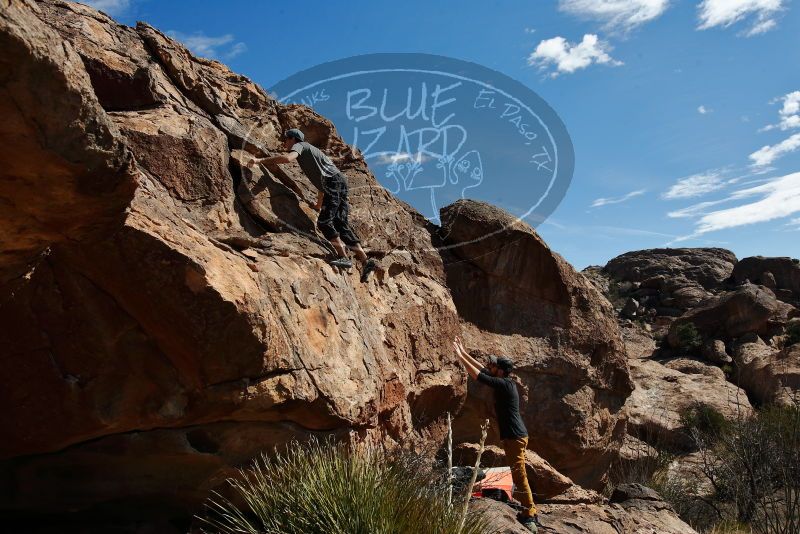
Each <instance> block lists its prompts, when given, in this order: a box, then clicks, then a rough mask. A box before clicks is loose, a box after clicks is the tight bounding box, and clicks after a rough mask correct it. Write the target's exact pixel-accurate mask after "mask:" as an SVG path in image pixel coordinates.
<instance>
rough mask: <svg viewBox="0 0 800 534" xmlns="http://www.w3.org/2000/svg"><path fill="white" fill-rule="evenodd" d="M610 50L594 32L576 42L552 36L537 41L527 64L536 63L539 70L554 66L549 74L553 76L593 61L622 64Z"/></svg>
mask: <svg viewBox="0 0 800 534" xmlns="http://www.w3.org/2000/svg"><path fill="white" fill-rule="evenodd" d="M610 51H611V47H610V46H609V45H608V43H606V42H604V41H601V40H600V39H599V38H598V37H597V35H594V34H586V35H584V36H583V40H582V41H581V42H580V43H577V44H576V43H570V42H567V40H566V39H564V38H563V37H553V38H552V39H546V40H544V41H542V42H540V43H539V45H538V46H537V47H536V50H534V51H533V52H532V53H531V55H530V56H529V57H528V64H529V65H536V66H538V67H539V69H541V70H544V69H546V68H547V67H548V66H551V65H552V66H555V68H556V71H555V72H553V73H552V74H551V76H552V77H553V78H555V77H556V76H558V75H559V74H560V73H564V72H567V73H569V72H575V71H576V70H579V69H585V68H586V67H588V66H589V65H591V64H593V63H598V64H603V65H605V64H609V65H613V66H618V65H622V62H621V61H617V60H615V59H614V58H612V57H611V56H610V55H608V53H609V52H610Z"/></svg>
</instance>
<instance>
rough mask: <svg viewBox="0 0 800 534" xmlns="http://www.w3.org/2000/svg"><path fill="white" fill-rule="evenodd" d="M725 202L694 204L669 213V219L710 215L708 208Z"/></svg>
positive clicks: (714, 201) (715, 201) (713, 201)
mask: <svg viewBox="0 0 800 534" xmlns="http://www.w3.org/2000/svg"><path fill="white" fill-rule="evenodd" d="M723 202H725V199H723V200H711V201H707V202H700V203H698V204H693V205H691V206H688V207H685V208H681V209H679V210H675V211H670V212H669V213H667V217H670V218H672V219H684V218H694V217H699V216H700V215H705V214H706V213H708V208H710V207H711V206H716V205H717V204H721V203H723Z"/></svg>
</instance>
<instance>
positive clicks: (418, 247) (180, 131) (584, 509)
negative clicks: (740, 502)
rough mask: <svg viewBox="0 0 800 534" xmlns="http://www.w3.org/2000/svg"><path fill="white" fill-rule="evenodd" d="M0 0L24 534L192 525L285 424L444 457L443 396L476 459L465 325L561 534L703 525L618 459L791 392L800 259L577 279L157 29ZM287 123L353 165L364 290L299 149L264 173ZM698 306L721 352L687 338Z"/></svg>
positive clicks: (5, 199) (477, 417)
mask: <svg viewBox="0 0 800 534" xmlns="http://www.w3.org/2000/svg"><path fill="white" fill-rule="evenodd" d="M0 7H2V9H0V51H1V52H2V53H1V54H0V63H2V65H3V83H2V85H0V110H1V111H2V113H3V117H4V119H5V120H4V121H2V123H0V162H2V169H3V171H2V172H3V177H2V180H0V205H2V206H3V209H2V210H0V325H2V328H0V347H2V351H0V402H2V405H3V407H4V410H3V411H2V414H0V425H1V426H2V428H4V429H6V431H5V433H4V436H5V439H4V440H2V442H0V495H2V499H0V513H2V514H3V515H4V516H7V517H9V518H14V520H15V521H17V520H18V521H19V522H20V523H21V524H24V525H26V527H25V528H24V529H23V531H26V532H32V531H33V530H32V528H31V527H30V524H29V519H30V518H31V517H36V518H37V527H38V528H41V529H44V530H41V531H43V532H44V531H47V528H48V527H47V526H46V525H47V524H48V521H51V522H52V523H53V524H57V525H61V527H59V528H60V529H61V531H64V530H65V529H66V527H64V525H70V524H72V523H71V522H74V523H76V524H77V525H78V526H76V529H78V531H81V532H87V531H89V530H86V529H87V528H89V527H87V526H86V525H83V524H82V523H81V521H83V519H82V518H86V517H93V518H97V517H103V518H108V519H107V520H108V521H112V522H114V524H118V523H120V522H122V523H126V521H127V522H128V523H126V524H128V525H129V528H131V529H134V530H130V531H137V532H147V531H153V532H168V531H169V529H170V528H173V527H174V528H175V529H178V530H176V531H179V527H175V525H176V524H180V520H181V518H186V517H188V516H190V515H191V514H192V513H193V512H195V511H196V510H197V508H198V506H199V504H200V503H201V502H202V500H203V499H204V498H205V497H206V496H207V495H208V492H209V490H211V489H213V488H215V487H218V486H219V485H220V484H221V483H222V481H223V480H224V479H225V477H226V476H227V475H228V474H229V473H231V470H232V469H233V468H235V467H237V466H240V465H242V464H245V463H247V461H248V460H249V459H251V458H252V457H253V456H255V455H256V454H257V453H258V452H260V451H262V450H269V449H270V448H271V447H273V446H274V445H279V444H282V443H285V442H287V441H288V440H291V439H305V438H308V437H309V436H313V435H324V436H328V435H333V436H336V437H337V438H338V439H341V440H346V441H352V442H360V443H363V442H372V443H380V444H383V445H385V446H394V445H398V444H403V445H411V446H414V447H418V448H420V449H431V448H436V447H439V446H441V445H442V443H443V437H444V432H445V419H446V413H447V412H450V413H453V414H456V417H455V421H454V434H455V439H456V443H457V444H462V448H466V449H468V448H469V444H470V443H474V442H476V441H477V437H478V436H477V435H478V433H479V425H480V422H481V421H482V420H483V419H484V418H485V417H487V416H488V415H490V414H491V413H492V406H491V401H490V399H489V398H488V395H487V392H486V391H484V390H483V389H481V388H479V387H474V385H473V384H469V385H468V384H467V380H466V376H465V374H464V373H463V370H462V369H461V368H460V367H459V365H458V364H457V363H456V362H455V359H454V357H453V356H452V354H451V353H452V350H451V347H450V340H451V339H452V338H453V337H454V336H455V335H457V334H460V335H462V336H463V337H464V338H465V342H466V344H467V346H468V347H469V348H470V349H472V350H474V351H476V353H477V354H481V353H483V354H486V353H508V354H511V355H513V356H515V357H516V358H517V361H518V362H519V373H518V376H519V386H520V392H521V395H522V400H523V417H524V419H525V422H526V424H527V425H528V428H529V429H530V431H531V440H530V445H529V446H530V447H531V450H530V451H529V454H530V470H529V473H530V475H531V478H532V480H533V481H534V487H536V488H537V490H536V491H538V492H540V498H541V499H543V500H544V501H545V503H546V504H543V508H542V511H543V518H544V519H543V522H545V524H549V525H551V526H552V529H551V530H552V531H554V532H605V531H606V530H609V529H612V528H615V529H616V531H618V532H673V531H674V532H691V529H689V527H688V526H686V525H683V524H682V523H681V522H680V520H679V519H677V517H676V516H675V515H674V513H673V512H672V511H671V510H670V509H669V507H668V506H667V505H665V504H664V503H663V502H662V501H660V499H658V498H657V496H654V495H652V494H651V493H647V492H646V490H643V489H631V488H628V489H624V488H623V489H620V492H618V493H617V494H615V495H616V497H614V496H612V497H611V499H610V500H609V499H606V498H604V497H602V496H600V495H599V494H598V493H596V492H595V490H601V489H603V488H604V487H605V485H606V484H607V481H608V475H609V470H610V468H611V466H612V465H613V464H615V463H616V462H618V460H619V458H620V449H622V450H623V456H624V451H625V450H628V449H630V443H631V441H630V440H631V439H635V440H638V441H637V442H636V443H645V444H646V442H647V439H650V438H649V437H648V436H651V435H658V436H659V438H658V439H659V440H661V439H663V440H666V441H668V442H670V444H671V445H674V446H675V447H680V446H682V445H683V444H682V443H681V437H680V432H679V430H680V428H679V426H680V422H679V418H677V417H676V414H679V413H680V411H681V409H682V406H683V405H682V404H680V403H685V402H689V400H691V399H694V398H695V397H696V398H698V400H701V401H704V402H709V403H714V406H715V407H718V408H720V409H727V410H734V408H731V406H735V410H741V411H746V410H749V409H750V406H751V403H761V402H768V401H773V400H775V401H782V400H785V399H786V398H787V396H788V395H789V394H790V393H791V392H792V391H794V390H795V389H796V388H797V387H798V384H797V376H798V375H797V368H798V364H797V360H798V357H799V356H800V353H799V352H798V349H797V346H796V345H795V346H794V347H786V346H785V345H786V343H785V339H786V335H787V334H786V332H787V329H788V328H789V326H790V325H791V324H793V321H794V322H796V321H797V299H798V296H799V295H800V276H798V265H797V263H796V261H792V260H790V259H788V258H787V259H783V258H767V259H764V258H761V259H759V258H754V259H753V258H748V259H745V260H742V261H738V262H737V261H736V258H735V257H733V255H732V254H730V253H729V252H727V251H721V250H718V249H708V250H694V251H693V250H686V251H681V250H678V251H643V252H639V253H630V254H628V255H624V256H621V257H620V258H617V259H615V260H613V261H612V262H610V263H609V265H608V266H606V267H605V268H603V269H599V268H598V269H590V270H589V271H587V272H586V273H585V274H586V275H588V276H584V274H581V273H578V272H576V271H575V270H574V269H573V268H572V267H571V266H570V265H569V264H568V263H567V262H566V261H564V260H563V259H562V258H561V257H560V256H559V255H558V254H556V253H555V252H553V251H551V250H550V248H549V247H548V246H547V245H546V244H545V243H544V242H543V241H542V239H541V238H540V237H539V236H538V235H537V234H536V232H535V231H534V230H533V229H531V228H530V227H528V226H527V225H524V224H520V223H517V222H515V221H514V220H513V219H512V218H511V217H510V216H509V215H508V214H506V213H504V212H503V211H502V210H499V209H498V208H494V207H492V206H489V205H486V204H482V203H478V202H472V201H460V202H458V203H456V204H454V205H452V206H449V207H447V208H445V209H444V210H443V211H442V214H441V220H442V221H443V224H442V227H436V226H433V225H431V224H430V223H428V222H427V221H426V220H425V219H424V218H422V217H421V216H420V215H419V214H418V213H416V212H415V211H414V210H413V209H411V208H410V207H409V206H407V205H406V204H404V203H402V202H400V201H398V200H397V199H395V198H393V197H392V196H391V195H390V194H389V193H388V192H386V191H385V190H384V189H383V188H381V187H380V186H379V185H378V183H377V182H376V180H375V178H374V176H373V174H372V172H371V171H370V169H369V168H368V167H367V165H366V163H365V162H364V160H363V158H362V157H361V155H360V154H359V152H358V151H357V150H355V149H353V148H352V147H350V146H348V145H346V144H345V143H344V142H343V141H342V139H341V137H339V135H338V134H337V132H336V130H335V128H334V126H333V125H332V124H331V123H330V121H328V120H327V119H325V118H323V117H321V116H318V115H316V114H315V113H314V112H313V111H311V110H310V109H308V108H305V107H302V106H296V105H288V106H286V105H282V104H279V103H278V102H276V101H275V100H273V99H272V98H271V97H270V96H269V95H268V94H267V93H266V92H265V91H264V90H263V89H262V88H260V87H259V86H258V85H256V84H254V83H253V82H251V81H250V80H248V79H247V78H245V77H243V76H240V75H237V74H235V73H233V72H231V71H230V70H229V69H228V68H227V67H225V66H224V65H222V64H221V63H218V62H216V61H209V60H205V59H202V58H198V57H195V56H194V55H192V54H191V53H190V52H189V51H187V50H186V49H185V48H184V47H183V46H182V45H180V44H179V43H177V42H175V41H173V40H171V39H170V38H168V37H167V36H165V35H164V34H163V33H161V32H160V31H158V30H157V29H155V28H153V27H151V26H149V25H147V24H145V23H139V24H138V25H137V26H136V27H135V28H131V27H127V26H123V25H119V24H117V23H116V22H114V21H113V20H112V19H110V18H108V17H107V16H105V15H103V14H102V13H99V12H97V11H94V10H92V9H90V8H87V7H84V6H82V5H79V4H75V3H71V2H63V1H60V0H43V1H40V2H33V1H30V0H0ZM289 127H299V128H301V129H302V130H303V131H304V132H305V134H306V137H307V139H308V140H309V141H310V142H312V143H313V144H315V145H317V146H319V147H321V148H322V149H323V150H325V151H326V152H327V153H329V154H331V155H332V156H333V157H334V160H335V162H336V163H337V165H338V166H339V167H340V168H341V169H342V170H343V171H344V172H345V173H346V174H347V175H348V177H349V180H350V184H351V189H352V194H351V201H352V205H353V210H352V219H353V221H354V223H355V228H356V231H357V232H358V233H359V234H360V235H362V236H363V237H364V241H365V245H366V248H368V249H369V251H370V253H371V254H372V255H373V256H374V257H375V258H376V259H377V260H378V261H379V264H380V267H381V270H380V272H379V273H377V274H376V276H374V277H373V278H372V279H371V280H370V281H369V282H368V283H365V284H362V283H360V282H359V279H358V278H359V274H358V272H356V270H353V271H351V272H340V271H337V270H335V269H333V268H331V267H330V266H329V265H328V263H327V257H328V255H329V252H330V251H329V249H328V248H327V246H326V245H325V242H324V240H322V239H321V236H320V235H318V234H317V233H316V231H315V229H314V213H313V211H311V210H310V209H309V208H308V206H307V205H306V204H305V202H303V201H302V199H301V198H299V197H298V196H297V195H296V194H295V193H294V192H292V191H291V190H289V188H288V187H287V186H286V184H285V183H284V182H285V178H286V176H289V177H291V178H292V179H293V180H294V181H295V182H296V183H298V184H299V186H300V189H301V191H300V193H301V196H302V197H304V198H305V200H310V199H312V198H313V197H312V194H313V191H312V186H311V184H310V183H309V182H308V181H307V179H306V178H305V177H304V176H302V174H301V173H300V171H299V169H298V168H297V167H296V166H285V168H284V170H283V171H282V172H285V173H286V174H285V175H284V174H282V173H273V172H270V171H268V170H266V169H264V168H257V167H249V166H248V162H249V160H250V159H251V158H252V157H253V156H260V155H265V154H269V153H272V152H274V151H276V150H277V149H278V148H279V146H280V139H279V138H280V134H281V132H282V131H283V130H284V129H286V128H289ZM490 233H492V234H493V238H492V243H491V246H489V244H488V243H487V242H486V240H475V238H476V237H480V236H482V235H486V234H490ZM592 282H594V283H592ZM615 305H616V306H617V307H618V308H619V312H620V313H623V314H624V315H625V316H626V317H628V318H626V319H624V320H623V321H622V323H621V325H620V324H619V323H618V317H617V316H618V311H617V310H615V308H614V306H615ZM689 320H691V321H692V322H693V323H694V324H696V325H697V328H698V329H700V331H701V333H702V335H703V338H704V343H705V345H704V346H703V351H702V354H703V357H702V358H696V357H692V358H687V357H686V355H683V354H681V353H680V350H679V349H676V348H674V347H672V343H673V339H674V341H675V343H677V341H678V340H677V338H676V336H677V330H675V329H676V328H677V326H678V325H679V324H680V323H681V322H682V321H689ZM661 338H665V339H667V342H666V343H668V344H670V345H669V347H668V348H658V349H657V348H656V347H655V345H654V343H655V341H654V340H657V339H661ZM720 365H722V366H724V365H733V366H734V367H733V368H734V369H736V371H737V372H739V374H740V375H741V376H742V377H744V376H745V375H746V379H745V378H743V380H742V381H741V382H739V383H738V386H737V385H735V384H734V382H732V381H731V379H730V376H731V375H730V370H725V369H723V368H720ZM634 384H636V386H637V388H636V389H634ZM710 390H713V392H714V393H713V394H710V395H709V394H708V392H709V391H710ZM701 392H704V395H700V393H701ZM701 397H702V398H701ZM732 399H735V400H736V404H735V405H731V404H730V402H731V400H732ZM654 406H657V407H659V409H663V410H664V411H665V413H664V417H661V416H660V415H658V414H656V413H654V410H653V407H654ZM628 420H630V421H631V424H630V425H628V424H627V421H628ZM489 441H490V442H491V443H492V444H494V445H497V434H496V429H492V431H491V432H490V437H489ZM500 455H501V451H500V452H498V451H497V450H495V457H494V459H495V461H498V462H499V461H502V458H501V456H500ZM497 506H500V505H497ZM500 513H501V515H502V514H505V512H500ZM506 515H507V514H506ZM48 518H50V519H48ZM176 518H177V519H176ZM133 519H135V521H134V520H133ZM176 521H177V523H176ZM667 524H669V525H671V526H669V527H666V526H664V525H667ZM675 525H678V526H675ZM666 528H669V529H674V530H664V529H666ZM681 528H682V529H683V530H681ZM136 529H138V530H136ZM147 529H151V530H147ZM152 529H155V530H152ZM570 529H571V530H570ZM603 529H606V530H603ZM100 531H109V530H108V529H105V530H103V529H101V530H100ZM510 531H512V532H513V530H510Z"/></svg>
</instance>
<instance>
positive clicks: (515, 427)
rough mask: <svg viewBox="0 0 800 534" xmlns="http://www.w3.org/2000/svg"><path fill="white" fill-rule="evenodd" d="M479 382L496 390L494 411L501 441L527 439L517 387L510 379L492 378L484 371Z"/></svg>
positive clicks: (479, 375)
mask: <svg viewBox="0 0 800 534" xmlns="http://www.w3.org/2000/svg"><path fill="white" fill-rule="evenodd" d="M478 382H481V383H482V384H486V385H487V386H489V387H491V388H492V389H493V390H494V411H495V414H496V415H497V425H498V426H499V427H500V439H516V438H524V437H527V435H528V431H527V430H526V429H525V423H523V422H522V417H520V415H519V393H517V385H516V384H515V383H514V381H513V380H511V379H510V378H508V377H504V378H500V377H497V376H492V375H490V374H488V373H486V372H484V371H481V372H480V373H479V374H478Z"/></svg>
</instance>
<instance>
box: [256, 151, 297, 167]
mask: <svg viewBox="0 0 800 534" xmlns="http://www.w3.org/2000/svg"><path fill="white" fill-rule="evenodd" d="M297 156H299V154H298V153H297V152H295V151H291V152H287V153H286V154H281V155H279V156H270V157H268V158H256V159H255V161H256V162H258V163H261V164H263V165H274V164H276V163H291V162H293V161H294V160H296V159H297Z"/></svg>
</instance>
